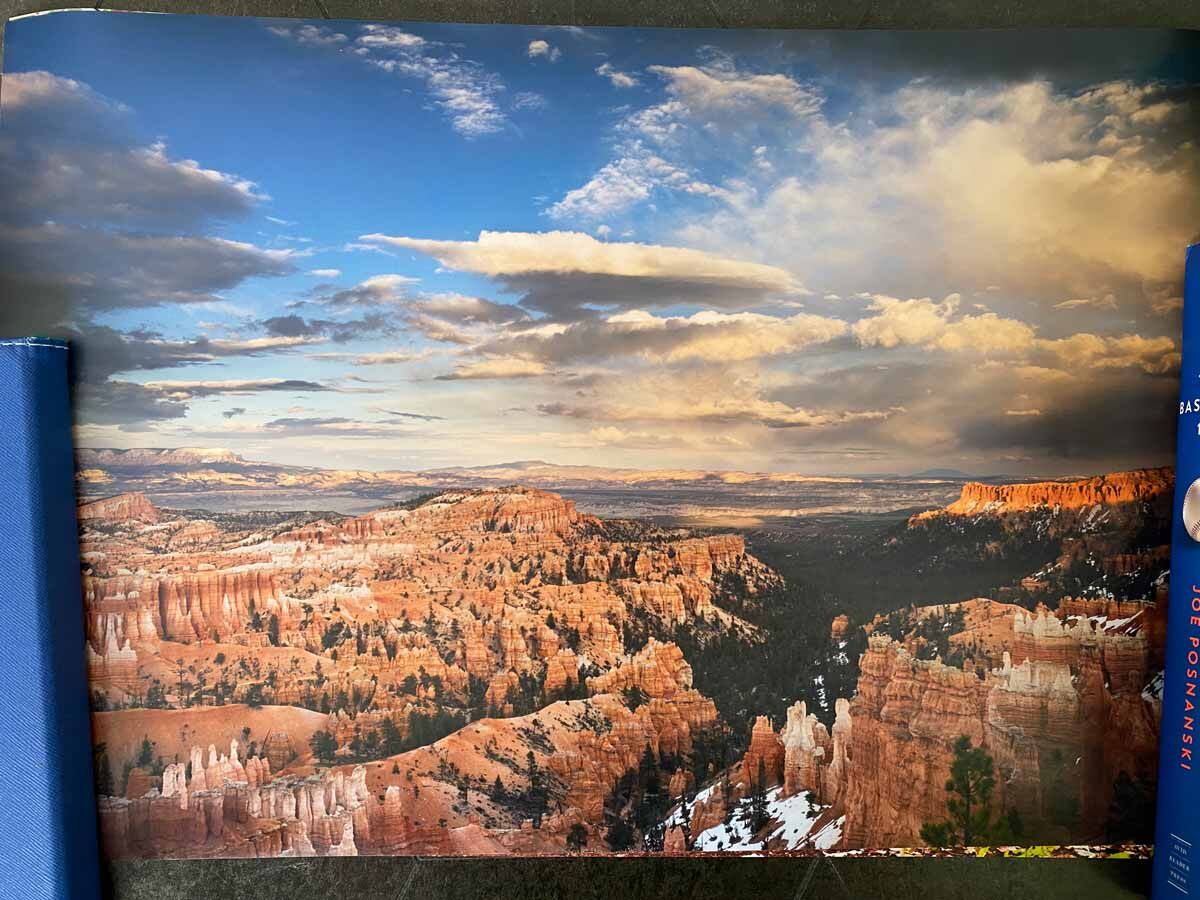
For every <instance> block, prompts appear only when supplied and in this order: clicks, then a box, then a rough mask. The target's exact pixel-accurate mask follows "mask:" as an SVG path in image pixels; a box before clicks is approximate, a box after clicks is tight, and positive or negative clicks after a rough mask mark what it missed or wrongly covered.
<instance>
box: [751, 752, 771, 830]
mask: <svg viewBox="0 0 1200 900" xmlns="http://www.w3.org/2000/svg"><path fill="white" fill-rule="evenodd" d="M770 821H771V808H770V805H769V804H768V803H767V767H766V764H765V763H764V762H763V760H762V759H759V761H758V776H757V777H756V778H755V779H754V790H753V791H752V792H751V794H750V833H751V834H757V833H758V832H760V831H762V830H763V829H764V828H765V827H766V826H767V824H768V823H769V822H770Z"/></svg>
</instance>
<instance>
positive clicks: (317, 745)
mask: <svg viewBox="0 0 1200 900" xmlns="http://www.w3.org/2000/svg"><path fill="white" fill-rule="evenodd" d="M308 746H309V747H311V748H312V752H313V756H315V757H316V758H317V759H318V760H320V761H322V762H331V761H332V760H333V758H334V754H336V753H337V741H336V740H335V739H334V737H333V735H332V734H330V733H329V731H328V730H326V729H322V730H320V731H316V732H314V733H313V736H312V737H310V738H309V739H308Z"/></svg>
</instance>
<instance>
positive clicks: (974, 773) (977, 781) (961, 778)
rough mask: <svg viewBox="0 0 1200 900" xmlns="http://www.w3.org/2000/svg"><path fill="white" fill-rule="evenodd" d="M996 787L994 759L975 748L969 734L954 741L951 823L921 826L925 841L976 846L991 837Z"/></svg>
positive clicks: (948, 790)
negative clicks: (993, 800) (993, 798)
mask: <svg viewBox="0 0 1200 900" xmlns="http://www.w3.org/2000/svg"><path fill="white" fill-rule="evenodd" d="M995 787H996V777H995V767H994V766H993V764H992V758H991V757H990V756H989V755H988V754H987V751H985V750H984V749H983V748H982V747H972V746H971V739H970V738H969V737H967V736H966V735H963V736H962V737H960V738H959V739H958V740H957V741H955V742H954V761H953V762H952V763H951V764H950V778H949V780H947V782H946V793H947V794H948V795H949V797H948V798H947V800H946V811H947V812H948V813H949V814H950V819H949V821H947V822H937V823H935V822H926V823H925V824H924V825H922V826H921V839H922V840H923V841H925V843H927V844H929V845H931V846H935V847H936V846H942V847H944V846H947V845H950V844H955V843H959V842H960V839H961V843H962V845H963V846H967V847H969V846H972V845H973V844H974V843H975V842H976V841H986V840H988V839H989V838H990V836H991V834H992V832H993V829H994V825H993V823H992V805H991V801H992V790H993V789H994V788H995Z"/></svg>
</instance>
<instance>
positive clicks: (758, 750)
mask: <svg viewBox="0 0 1200 900" xmlns="http://www.w3.org/2000/svg"><path fill="white" fill-rule="evenodd" d="M783 767H784V744H783V741H781V740H780V738H779V735H777V734H776V733H775V730H774V729H773V728H772V727H771V720H770V719H769V718H768V717H767V716H758V717H757V718H755V720H754V728H753V729H752V730H751V731H750V746H749V747H747V748H746V755H745V756H744V757H743V758H742V765H741V771H740V772H739V773H738V785H739V786H740V787H741V788H743V789H745V790H748V789H750V788H751V787H754V786H757V785H758V781H759V778H760V776H761V777H762V778H764V779H765V783H766V786H767V787H770V786H772V785H776V784H779V783H780V782H781V781H782V780H783Z"/></svg>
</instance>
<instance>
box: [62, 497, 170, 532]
mask: <svg viewBox="0 0 1200 900" xmlns="http://www.w3.org/2000/svg"><path fill="white" fill-rule="evenodd" d="M160 518H161V515H160V514H159V511H158V509H157V507H155V505H154V504H153V503H151V502H150V499H149V498H148V497H147V496H146V495H145V494H143V493H142V492H141V491H132V492H130V493H127V494H117V495H116V496H115V497H105V498H104V499H102V500H93V501H92V502H91V503H83V504H81V505H80V507H79V520H80V521H81V522H141V523H143V524H146V525H154V524H155V523H157V522H158V521H159V519H160Z"/></svg>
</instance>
